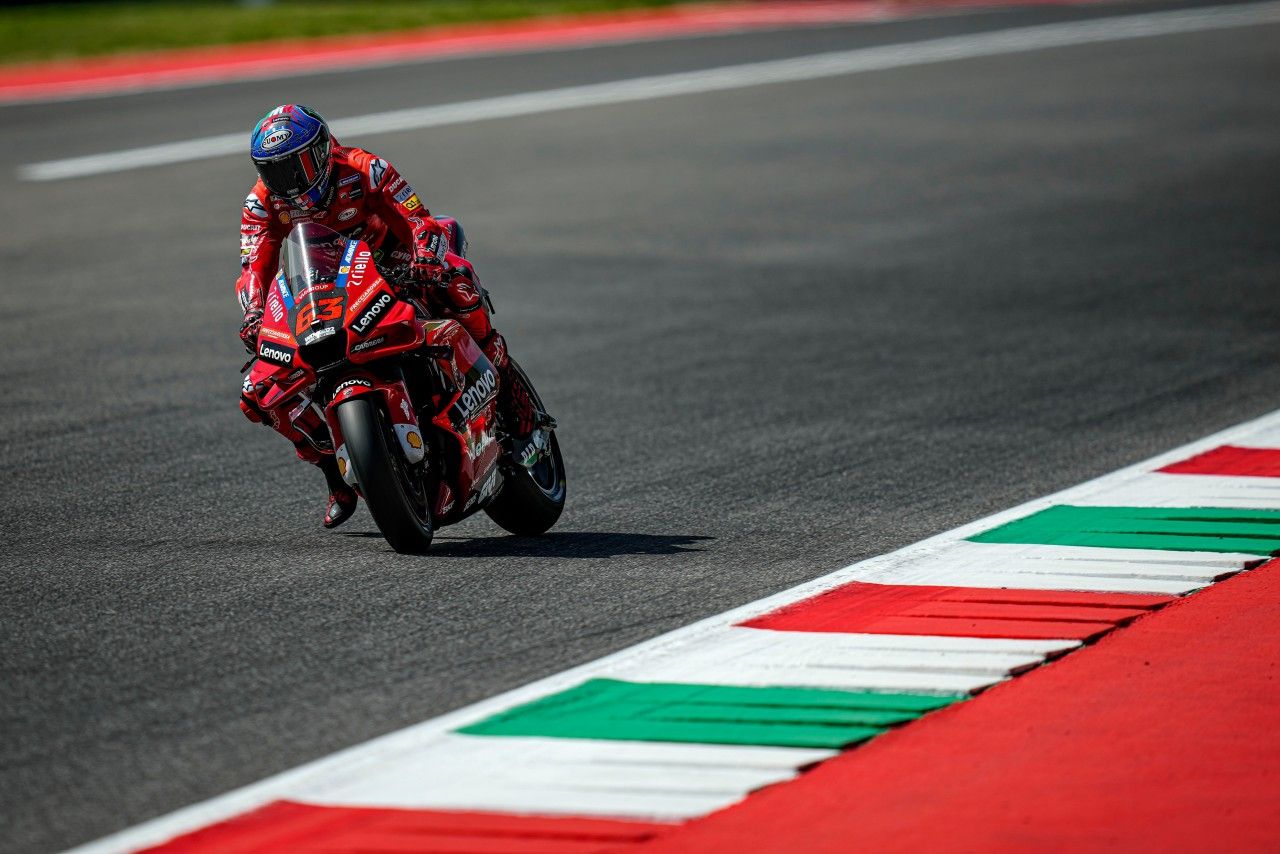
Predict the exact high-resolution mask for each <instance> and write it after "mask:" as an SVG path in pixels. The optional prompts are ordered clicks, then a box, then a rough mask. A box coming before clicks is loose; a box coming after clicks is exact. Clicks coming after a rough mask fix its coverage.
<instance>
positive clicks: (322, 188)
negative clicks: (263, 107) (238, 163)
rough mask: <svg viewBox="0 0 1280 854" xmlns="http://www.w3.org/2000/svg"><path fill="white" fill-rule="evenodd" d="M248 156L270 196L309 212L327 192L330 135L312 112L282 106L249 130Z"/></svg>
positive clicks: (331, 147)
mask: <svg viewBox="0 0 1280 854" xmlns="http://www.w3.org/2000/svg"><path fill="white" fill-rule="evenodd" d="M249 156H250V157H252V158H253V165H254V166H255V167H257V169H258V177H260V178H261V179H262V183H263V184H266V185H267V189H268V190H270V191H271V193H272V194H273V195H276V196H283V197H284V198H287V199H289V200H290V201H291V202H293V203H294V204H295V205H297V206H298V207H300V208H313V207H315V206H316V205H318V204H320V203H321V202H322V201H323V200H324V197H325V195H326V194H327V193H328V192H329V179H330V178H331V177H332V175H333V135H332V134H331V133H329V125H328V124H327V123H326V122H325V120H324V119H322V118H320V114H319V113H317V112H316V111H315V110H311V109H308V108H307V107H303V106H301V105H299V104H282V105H280V106H279V107H276V108H275V109H274V110H272V111H271V112H269V113H267V114H266V115H265V116H263V117H262V118H261V119H259V120H258V123H257V124H256V125H254V127H253V136H252V137H250V140H249Z"/></svg>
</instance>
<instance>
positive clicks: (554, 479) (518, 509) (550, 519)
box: [484, 359, 567, 537]
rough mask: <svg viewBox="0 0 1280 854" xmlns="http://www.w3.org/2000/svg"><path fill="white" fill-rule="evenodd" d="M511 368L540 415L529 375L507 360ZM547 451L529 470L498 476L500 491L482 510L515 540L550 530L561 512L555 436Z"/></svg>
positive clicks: (561, 471)
mask: <svg viewBox="0 0 1280 854" xmlns="http://www.w3.org/2000/svg"><path fill="white" fill-rule="evenodd" d="M511 368H512V369H513V370H515V371H519V372H520V376H521V378H523V379H524V382H525V386H526V387H527V388H528V389H529V393H530V395H531V396H532V397H533V402H534V405H536V406H537V407H538V409H540V410H542V411H543V412H545V411H546V407H545V406H543V404H542V398H541V397H539V396H538V392H537V391H536V390H535V389H534V387H533V383H531V382H529V375H528V374H526V373H525V372H524V369H523V368H521V367H520V366H519V365H518V364H516V362H515V360H514V359H512V360H511ZM550 445H551V451H550V453H549V454H548V455H547V456H546V457H543V458H542V459H541V460H539V461H538V463H537V465H535V466H534V467H533V468H531V469H525V468H520V467H516V468H515V469H514V470H513V471H504V472H503V474H502V477H503V483H502V490H501V491H500V492H499V493H498V494H497V495H496V496H495V497H494V499H493V500H492V501H490V502H489V504H488V506H486V507H485V508H484V512H485V513H487V514H489V518H490V519H492V520H493V521H494V522H496V523H497V525H498V527H500V528H502V529H503V530H504V531H507V532H509V533H512V534H515V535H516V536H519V537H536V536H538V535H539V534H545V533H546V532H547V531H549V530H551V527H552V526H553V525H555V523H556V522H557V521H558V520H559V519H560V514H561V513H562V512H564V500H565V496H566V494H567V489H566V483H565V475H564V458H563V457H561V456H560V443H559V442H558V441H557V440H556V434H555V433H554V432H552V433H551V436H550Z"/></svg>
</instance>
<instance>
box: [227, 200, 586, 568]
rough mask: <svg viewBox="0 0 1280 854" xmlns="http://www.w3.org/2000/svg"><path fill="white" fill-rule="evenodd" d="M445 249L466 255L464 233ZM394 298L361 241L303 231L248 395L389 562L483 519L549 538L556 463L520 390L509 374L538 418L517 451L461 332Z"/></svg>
mask: <svg viewBox="0 0 1280 854" xmlns="http://www.w3.org/2000/svg"><path fill="white" fill-rule="evenodd" d="M450 235H451V241H452V243H453V244H454V245H453V249H454V251H455V252H456V253H458V254H460V255H461V254H462V253H463V251H464V250H465V245H459V244H461V243H463V241H462V239H461V237H460V229H457V228H456V227H455V226H452V225H451V228H450ZM398 284H400V283H398V282H392V281H389V280H388V279H387V278H385V277H384V276H383V274H382V273H381V272H379V270H378V268H377V267H376V266H375V264H374V256H373V253H372V251H371V250H370V248H369V246H368V245H367V244H366V243H365V242H364V241H362V240H359V239H356V238H351V239H348V238H346V237H343V236H342V235H340V234H338V233H337V232H336V231H333V230H332V229H329V228H327V227H325V226H323V225H320V224H319V223H312V222H304V223H300V224H298V225H297V226H296V227H295V228H294V229H293V231H292V232H290V234H289V236H288V238H287V239H286V240H285V243H284V247H283V251H282V255H281V264H280V272H279V273H278V274H277V275H276V278H275V279H274V280H273V282H272V284H271V287H270V289H269V291H268V293H267V298H266V311H265V313H264V317H263V323H262V329H261V332H260V333H259V336H258V349H257V355H256V358H255V360H254V361H253V366H252V369H251V370H250V373H249V376H248V378H247V380H246V383H251V384H252V385H253V386H254V388H256V390H257V392H258V400H259V401H261V404H262V406H263V408H264V409H267V410H269V411H270V412H271V413H272V417H281V418H284V417H287V418H289V419H290V421H291V422H292V423H293V424H294V426H296V427H298V429H299V430H300V432H302V433H303V434H304V435H306V436H307V437H308V441H310V442H311V443H312V444H313V445H315V447H316V448H317V449H318V450H320V451H322V452H325V453H329V452H332V453H333V454H334V455H335V456H336V458H337V464H338V470H339V472H340V473H341V474H342V477H343V479H344V480H345V481H346V482H347V483H348V484H350V485H351V486H352V487H353V488H354V489H355V490H356V492H357V493H359V495H360V497H361V498H363V499H364V501H365V504H366V505H367V506H368V508H369V513H370V515H371V516H373V521H374V523H375V524H377V526H378V530H379V531H381V532H382V535H383V536H384V537H385V538H386V540H387V542H388V543H389V544H390V545H391V547H392V548H393V549H395V550H396V551H397V552H402V553H409V554H416V553H422V552H425V551H426V550H427V548H428V547H429V546H430V545H431V539H432V536H433V534H434V532H435V529H436V528H439V527H442V526H444V525H451V524H454V523H456V522H459V521H461V520H462V519H465V518H467V517H468V516H471V515H472V514H474V513H476V512H478V511H480V510H484V512H485V513H487V514H488V515H489V517H490V518H491V519H492V520H493V521H494V522H496V523H497V524H498V525H499V526H501V527H502V528H504V529H505V530H507V531H509V532H510V533H513V534H517V535H525V536H533V535H537V534H541V533H544V532H546V531H548V530H550V528H551V527H552V526H553V525H554V524H555V523H556V520H557V519H559V517H560V513H561V511H562V510H563V509H564V502H565V491H566V490H565V472H564V461H563V459H562V457H561V454H560V446H559V443H558V442H557V440H556V435H555V427H556V424H555V421H554V420H553V419H551V418H550V416H547V415H545V412H546V409H545V407H544V406H543V404H542V400H541V398H540V397H538V395H537V392H536V391H533V385H532V383H529V380H528V376H527V375H526V374H525V373H524V371H523V370H522V369H521V368H520V366H519V365H517V364H515V363H514V362H513V363H512V369H513V370H515V371H518V372H519V373H520V376H521V378H522V379H524V381H525V382H526V383H528V388H529V389H530V391H531V393H532V397H533V403H534V405H535V406H536V407H537V409H538V411H539V413H540V416H539V422H538V425H537V428H536V429H535V431H534V433H533V435H532V436H531V438H530V439H529V440H528V441H527V442H522V443H521V444H522V447H521V448H518V449H517V448H513V447H511V442H512V439H511V437H510V436H509V435H508V434H507V433H506V428H505V426H504V425H503V423H502V420H501V419H500V418H499V415H498V404H497V401H498V391H499V383H500V377H499V374H498V371H497V369H496V368H494V366H493V364H492V363H491V362H490V361H489V359H488V358H486V357H485V355H484V353H483V351H481V349H480V348H479V346H477V344H476V342H475V341H474V340H473V339H472V338H471V336H470V335H469V334H468V333H467V331H466V330H465V329H463V328H462V326H460V325H459V324H458V323H456V322H455V321H452V320H436V319H432V318H430V317H429V316H428V314H427V312H426V311H425V309H424V308H423V307H422V305H420V304H419V303H418V302H417V301H416V300H414V299H413V298H411V297H410V296H408V295H407V294H406V292H405V291H404V290H403V289H402V288H399V287H397V285H398ZM326 428H327V429H326Z"/></svg>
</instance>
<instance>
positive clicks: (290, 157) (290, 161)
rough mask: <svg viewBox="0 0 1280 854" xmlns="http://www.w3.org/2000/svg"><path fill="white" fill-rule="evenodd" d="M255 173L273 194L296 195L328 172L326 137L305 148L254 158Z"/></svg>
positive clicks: (320, 179) (323, 177) (327, 143)
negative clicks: (256, 171) (263, 158)
mask: <svg viewBox="0 0 1280 854" xmlns="http://www.w3.org/2000/svg"><path fill="white" fill-rule="evenodd" d="M253 164H254V166H256V167H258V176H259V177H261V178H262V183H264V184H266V185H267V189H268V190H270V191H271V192H272V193H274V194H275V195H277V196H285V197H287V198H290V199H296V198H298V197H299V196H301V195H303V194H304V193H306V192H307V191H308V190H310V189H312V188H313V187H315V186H317V185H318V184H319V183H320V182H321V181H323V180H324V179H325V176H326V175H328V172H329V140H328V138H327V137H326V136H323V135H322V136H321V137H320V138H319V139H316V140H315V141H314V142H312V143H311V144H310V145H308V146H307V147H306V148H303V149H301V150H300V151H294V152H292V153H290V154H285V155H283V156H281V157H276V158H272V159H271V160H255V161H253Z"/></svg>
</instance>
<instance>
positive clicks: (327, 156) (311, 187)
mask: <svg viewBox="0 0 1280 854" xmlns="http://www.w3.org/2000/svg"><path fill="white" fill-rule="evenodd" d="M249 154H250V157H251V158H252V159H253V163H254V166H255V167H256V168H257V171H258V181H257V182H256V183H255V184H254V185H253V189H252V190H251V191H250V193H249V195H248V197H247V198H246V199H245V202H244V210H243V212H242V214H241V217H240V266H241V271H240V276H239V278H238V279H237V280H236V296H237V298H238V299H239V301H240V307H241V309H243V311H244V322H243V323H242V325H241V327H240V339H241V341H243V342H244V345H245V348H246V349H247V350H248V351H249V352H250V353H251V354H255V355H256V354H257V351H258V333H259V331H260V330H261V328H262V317H263V312H264V310H273V311H282V309H281V308H280V307H279V306H278V305H271V304H270V301H267V300H266V293H267V290H268V288H269V287H270V284H271V281H272V279H273V278H275V275H276V272H277V268H278V266H279V261H280V247H281V245H282V244H283V242H284V240H285V238H286V237H287V236H288V234H289V231H290V229H291V228H292V227H293V226H294V225H295V224H296V223H300V222H318V223H321V224H323V225H325V226H327V227H328V228H331V229H333V230H334V231H337V232H338V233H340V234H342V235H343V236H345V237H349V238H351V237H357V236H358V237H359V238H360V239H362V240H364V241H365V242H366V243H368V244H369V247H370V248H371V249H372V250H373V253H374V260H375V263H376V264H377V265H378V267H379V269H380V270H382V271H384V273H386V272H388V271H396V272H404V273H407V274H408V277H407V278H408V280H409V281H410V282H411V284H410V285H409V287H410V289H411V296H415V297H417V298H419V299H420V300H421V301H422V302H423V303H424V304H425V305H426V306H427V307H428V309H429V310H430V311H431V313H432V314H433V316H437V317H441V318H449V319H452V320H456V321H458V323H460V324H461V325H462V326H463V328H465V329H466V330H467V332H468V333H470V334H471V337H472V338H474V339H475V341H476V343H477V344H479V345H480V348H481V349H482V350H483V351H484V353H485V355H486V356H487V357H488V358H489V361H491V362H493V364H494V367H495V368H497V370H498V375H499V386H500V392H499V398H498V406H499V411H500V413H501V417H502V418H503V419H504V421H505V423H506V424H507V429H508V431H509V432H510V433H511V434H512V435H513V436H514V437H517V442H516V445H517V447H518V446H519V445H520V444H522V443H521V442H520V441H519V437H527V436H529V435H530V434H531V433H532V432H533V431H534V429H535V428H536V427H537V426H538V418H539V416H540V413H539V412H538V411H537V409H536V408H535V407H534V405H533V402H532V399H531V397H530V395H529V392H528V388H527V387H526V386H525V384H524V382H523V380H522V378H521V377H520V375H519V373H518V372H517V371H515V370H512V368H511V363H510V360H509V359H508V357H507V346H506V341H505V340H504V339H503V337H502V335H501V334H500V333H499V332H498V331H497V330H496V329H494V328H493V324H492V322H491V321H490V317H489V309H488V307H487V306H486V303H487V294H486V292H485V291H484V289H483V288H482V287H481V286H480V285H479V283H478V281H477V279H476V275H475V270H474V269H473V268H472V266H471V264H470V262H468V261H467V260H466V259H465V258H463V257H462V255H461V253H462V252H465V251H466V249H465V238H464V237H463V235H462V230H461V227H460V226H459V225H458V223H457V222H456V221H454V220H452V219H448V218H444V217H441V218H438V219H437V218H435V217H433V216H432V215H431V214H430V212H429V211H428V210H427V208H426V206H425V205H424V204H423V203H422V200H421V199H419V198H418V195H417V193H416V192H414V189H413V188H412V187H411V186H410V185H409V184H408V182H406V181H405V180H404V178H402V177H401V176H400V174H399V173H398V172H397V171H396V169H395V167H393V166H392V165H391V164H390V163H388V162H387V161H386V160H383V159H382V158H380V157H377V156H376V155H373V154H370V153H369V152H367V151H364V150H362V149H359V148H355V147H350V146H343V145H341V144H339V143H338V141H337V140H336V139H334V138H333V134H332V133H331V132H330V130H329V125H328V124H327V123H326V122H325V120H324V119H323V118H321V117H320V115H319V114H318V113H316V112H315V111H314V110H311V109H309V108H307V107H304V106H302V105H300V104H283V105H281V106H278V107H276V108H275V109H273V110H271V111H270V112H268V113H267V114H266V115H265V116H263V117H262V118H261V119H259V120H258V122H257V123H256V124H255V125H254V127H253V133H252V135H251V138H250V148H249ZM451 240H452V243H453V244H454V246H456V248H457V249H458V252H457V253H455V252H453V251H452V247H451V245H450V244H451ZM240 409H241V410H242V411H243V412H244V414H245V416H246V417H248V418H249V419H250V420H251V421H255V422H259V423H264V424H267V425H269V426H270V427H271V428H272V429H274V430H275V431H276V432H278V433H280V435H282V436H284V437H285V438H286V439H288V440H289V441H290V442H292V443H293V445H294V448H296V449H297V453H298V457H299V458H300V459H302V460H305V461H306V462H309V463H312V464H313V465H315V466H317V467H319V469H320V470H321V471H322V472H323V473H324V476H325V480H326V482H327V483H328V487H329V501H328V504H327V506H326V508H325V514H324V526H325V527H326V528H334V527H337V526H338V525H341V524H342V523H343V522H345V521H346V520H347V518H348V517H350V516H351V514H352V513H353V512H355V509H356V501H357V497H356V493H355V491H354V490H353V489H352V488H351V487H349V486H348V485H347V484H346V482H345V481H343V479H342V476H341V475H340V474H339V472H338V466H337V462H336V460H335V458H334V454H333V448H332V442H331V440H330V438H329V435H328V429H327V427H326V425H325V424H324V422H323V420H322V419H320V418H319V417H318V416H316V414H315V412H314V411H312V410H310V409H307V410H306V411H304V412H303V413H302V414H301V415H299V416H298V417H297V419H296V420H291V418H290V416H289V414H288V413H285V412H281V411H278V410H276V409H267V408H265V407H263V406H261V404H260V402H259V400H258V397H257V392H256V390H255V389H254V388H253V386H252V384H251V383H250V382H249V379H248V377H247V376H246V377H245V380H244V384H243V386H242V391H241V396H240Z"/></svg>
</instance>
